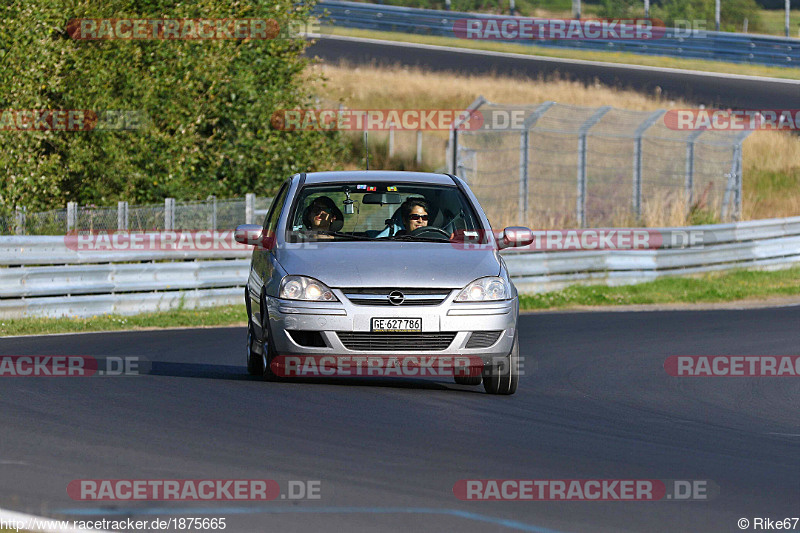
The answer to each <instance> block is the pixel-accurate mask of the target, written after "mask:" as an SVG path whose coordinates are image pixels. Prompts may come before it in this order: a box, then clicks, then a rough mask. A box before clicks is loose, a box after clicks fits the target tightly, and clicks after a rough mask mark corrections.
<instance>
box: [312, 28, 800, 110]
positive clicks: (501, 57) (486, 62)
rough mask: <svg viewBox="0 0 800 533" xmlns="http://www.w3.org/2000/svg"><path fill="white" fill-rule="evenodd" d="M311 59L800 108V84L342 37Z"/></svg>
mask: <svg viewBox="0 0 800 533" xmlns="http://www.w3.org/2000/svg"><path fill="white" fill-rule="evenodd" d="M306 53H307V55H309V56H310V57H319V58H320V59H322V60H324V61H327V62H331V63H336V62H338V61H341V60H346V61H347V62H349V63H352V64H373V63H374V64H387V65H397V64H400V65H408V66H418V67H422V68H425V69H431V70H440V71H442V70H444V71H454V72H461V73H468V74H487V73H498V74H507V75H519V76H527V77H531V78H536V77H540V76H543V77H547V76H551V75H553V74H555V73H558V74H559V75H561V76H562V77H564V78H567V79H575V80H579V81H582V82H584V83H595V81H597V82H600V83H602V84H604V85H609V86H612V87H625V88H631V89H634V90H637V91H641V92H645V93H650V94H652V93H653V92H654V91H656V90H657V88H660V90H661V91H662V94H663V95H664V96H665V97H667V98H680V99H682V100H685V101H687V102H692V103H696V104H704V105H706V106H713V107H723V108H725V107H733V108H747V109H794V108H797V107H798V105H800V80H779V79H775V78H762V77H754V76H735V75H730V74H715V73H708V72H706V73H701V72H695V71H686V70H676V69H658V68H653V67H644V66H636V65H624V64H619V63H600V62H592V61H578V60H564V59H556V58H546V57H531V56H524V55H521V54H502V53H496V52H486V51H479V50H468V49H459V48H449V47H443V46H430V45H418V44H410V43H395V42H390V41H379V40H374V39H356V38H350V37H342V36H326V37H322V38H320V39H319V40H318V41H317V43H316V44H314V45H312V46H310V47H309V48H308V50H307V52H306ZM475 96H476V97H477V95H475ZM511 103H526V102H511ZM527 103H530V102H527ZM534 103H535V102H534Z"/></svg>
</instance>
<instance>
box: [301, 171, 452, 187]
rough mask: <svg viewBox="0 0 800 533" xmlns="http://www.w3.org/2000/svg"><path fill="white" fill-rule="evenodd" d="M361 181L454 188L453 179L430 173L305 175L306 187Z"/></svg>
mask: <svg viewBox="0 0 800 533" xmlns="http://www.w3.org/2000/svg"><path fill="white" fill-rule="evenodd" d="M353 181H363V182H365V183H370V182H376V181H388V182H392V183H425V184H430V185H449V186H451V187H452V186H454V185H455V182H454V181H453V178H451V177H450V176H448V175H447V174H433V173H431V172H404V171H399V170H340V171H331V172H310V173H308V174H306V180H305V183H306V185H309V184H317V183H346V182H353Z"/></svg>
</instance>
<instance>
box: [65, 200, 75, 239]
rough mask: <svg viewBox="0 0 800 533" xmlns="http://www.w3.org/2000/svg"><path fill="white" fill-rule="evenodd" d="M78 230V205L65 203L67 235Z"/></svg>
mask: <svg viewBox="0 0 800 533" xmlns="http://www.w3.org/2000/svg"><path fill="white" fill-rule="evenodd" d="M77 228H78V203H77V202H67V233H69V232H70V231H74V230H75V229H77Z"/></svg>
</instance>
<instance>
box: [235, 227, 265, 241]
mask: <svg viewBox="0 0 800 533" xmlns="http://www.w3.org/2000/svg"><path fill="white" fill-rule="evenodd" d="M233 238H234V239H236V242H238V243H239V244H246V245H250V246H254V245H257V244H260V243H261V226H259V225H258V224H241V225H239V226H236V230H235V231H234V232H233Z"/></svg>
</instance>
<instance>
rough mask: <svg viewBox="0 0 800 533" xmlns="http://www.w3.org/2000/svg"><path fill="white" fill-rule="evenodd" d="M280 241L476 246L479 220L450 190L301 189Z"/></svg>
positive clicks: (391, 186)
mask: <svg viewBox="0 0 800 533" xmlns="http://www.w3.org/2000/svg"><path fill="white" fill-rule="evenodd" d="M286 227H287V235H286V240H287V241H288V242H299V241H305V240H333V241H336V240H340V241H345V240H350V241H352V240H363V241H372V240H376V241H409V240H415V241H431V242H450V241H451V240H464V239H469V240H470V241H474V242H481V240H482V236H483V235H484V231H483V227H482V226H481V223H480V219H478V217H477V216H476V215H475V212H474V210H473V208H472V206H471V204H470V202H469V201H468V199H467V198H466V197H465V196H464V194H463V193H462V192H461V191H460V190H459V189H458V188H457V187H455V186H443V185H420V184H410V183H396V184H395V183H386V182H379V183H357V182H353V183H337V184H320V185H307V186H305V187H303V188H302V189H301V190H300V192H299V193H298V197H297V200H296V201H295V202H294V203H293V209H292V212H291V213H290V214H289V219H288V224H287V226H286Z"/></svg>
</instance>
